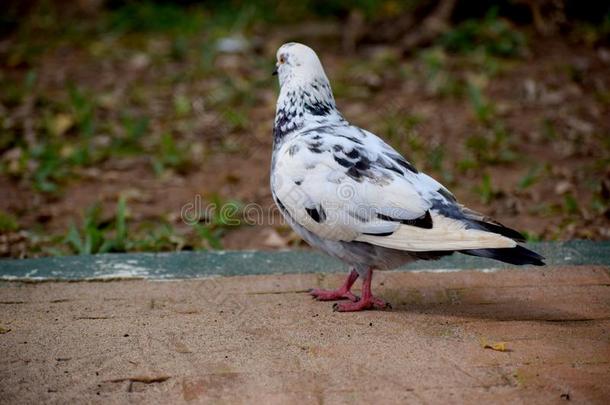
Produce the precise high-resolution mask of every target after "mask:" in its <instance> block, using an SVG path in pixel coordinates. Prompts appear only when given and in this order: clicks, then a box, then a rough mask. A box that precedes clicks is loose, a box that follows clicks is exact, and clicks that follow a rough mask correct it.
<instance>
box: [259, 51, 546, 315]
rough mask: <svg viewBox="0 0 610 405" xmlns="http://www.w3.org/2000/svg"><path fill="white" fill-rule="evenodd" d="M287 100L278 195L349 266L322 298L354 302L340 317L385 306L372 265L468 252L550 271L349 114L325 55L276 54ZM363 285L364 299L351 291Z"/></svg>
mask: <svg viewBox="0 0 610 405" xmlns="http://www.w3.org/2000/svg"><path fill="white" fill-rule="evenodd" d="M274 74H277V75H278V77H279V83H280V94H279V97H278V100H277V110H276V116H275V123H274V127H273V156H272V163H271V191H272V194H273V199H274V201H275V203H276V204H277V206H278V207H279V209H280V211H281V212H282V214H283V215H284V217H285V218H286V220H287V221H288V223H289V224H290V225H291V226H292V227H293V229H294V230H295V231H296V232H297V233H298V234H299V235H300V236H301V237H302V238H303V239H304V240H305V241H307V242H308V243H309V244H310V245H312V246H314V247H317V248H319V249H321V250H323V251H325V252H326V253H328V254H330V255H331V256H334V257H336V258H338V259H340V260H342V261H343V262H345V263H347V264H348V265H349V266H350V267H351V272H350V274H349V276H348V278H347V280H346V282H345V283H344V284H343V285H342V286H341V287H340V288H339V289H337V290H321V289H314V290H311V292H310V293H311V294H312V295H313V296H314V297H316V298H318V299H320V300H339V299H348V300H349V301H348V302H344V303H341V304H335V306H334V309H335V310H338V311H359V310H363V309H369V308H386V307H388V304H387V303H385V302H384V301H382V300H381V299H379V298H376V297H374V296H373V295H372V294H371V288H370V287H371V280H372V274H373V270H374V269H380V270H387V269H393V268H396V267H399V266H400V265H402V264H404V263H407V262H410V261H414V260H418V259H421V260H433V259H437V258H439V257H442V256H445V255H449V254H452V253H453V252H460V253H464V254H468V255H474V256H482V257H488V258H491V259H496V260H500V261H502V262H506V263H512V264H518V265H522V264H532V265H543V264H544V263H543V262H542V260H543V259H544V258H543V257H541V256H540V255H538V254H537V253H535V252H532V251H530V250H528V249H526V248H524V247H522V246H519V245H518V244H517V242H522V241H523V240H524V238H523V236H522V235H521V234H520V233H519V232H517V231H515V230H512V229H510V228H507V227H505V226H503V225H502V224H500V223H498V222H495V221H493V220H492V219H490V218H487V217H485V216H483V215H481V214H479V213H477V212H475V211H472V210H469V209H468V208H466V207H464V206H463V205H460V204H459V203H458V202H457V200H456V199H455V197H454V196H453V194H451V192H449V190H447V189H446V188H445V187H444V186H443V185H441V184H440V183H439V182H437V181H436V180H434V179H433V178H431V177H430V176H428V175H426V174H425V173H422V172H420V171H418V170H417V169H416V168H415V167H414V166H413V165H411V164H410V163H409V161H408V160H406V159H405V158H404V157H403V156H401V154H400V153H398V152H397V151H396V150H394V149H393V148H392V147H391V146H389V145H388V144H387V143H385V142H384V141H383V140H381V139H380V138H379V137H377V136H376V135H374V134H372V133H370V132H368V131H366V130H363V129H361V128H358V127H357V126H354V125H351V124H350V123H349V122H348V121H347V120H346V119H345V118H344V117H343V115H341V113H340V112H339V110H338V109H337V106H336V105H335V100H334V97H333V93H332V90H331V87H330V83H329V81H328V78H327V77H326V74H325V73H324V69H323V67H322V64H321V63H320V60H319V59H318V56H317V55H316V53H315V52H314V51H313V50H312V49H311V48H309V47H307V46H305V45H302V44H298V43H287V44H284V45H282V47H280V49H279V50H278V51H277V64H276V70H275V72H274ZM358 277H361V278H362V279H363V288H362V297H356V296H355V295H353V294H352V293H351V291H350V289H351V286H352V284H353V283H354V281H355V280H356V279H357V278H358Z"/></svg>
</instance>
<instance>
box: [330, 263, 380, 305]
mask: <svg viewBox="0 0 610 405" xmlns="http://www.w3.org/2000/svg"><path fill="white" fill-rule="evenodd" d="M371 281H373V269H372V268H370V269H369V270H368V272H367V274H366V278H365V279H364V280H362V298H360V300H359V301H357V302H343V303H340V304H339V303H337V304H335V305H333V310H334V311H339V312H353V311H362V310H365V309H371V308H377V309H386V308H392V306H391V305H390V304H388V303H387V302H385V301H384V300H382V299H379V298H377V297H374V296H373V294H372V293H371Z"/></svg>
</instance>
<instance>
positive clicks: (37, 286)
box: [0, 266, 610, 404]
mask: <svg viewBox="0 0 610 405" xmlns="http://www.w3.org/2000/svg"><path fill="white" fill-rule="evenodd" d="M340 279H341V276H340V275H332V276H331V275H324V274H308V275H283V276H271V275H270V276H243V277H229V278H214V279H205V280H203V279H199V280H190V281H163V282H153V281H146V280H132V281H126V280H124V281H109V282H73V283H58V282H47V283H21V282H3V283H1V284H0V326H1V329H0V330H1V334H0V402H3V403H13V404H17V403H40V402H45V403H187V402H192V403H232V404H233V403H254V402H261V403H289V402H293V403H294V402H298V403H316V404H321V403H329V402H330V403H351V404H353V403H371V402H377V403H380V402H382V403H405V402H408V403H474V402H478V403H490V402H494V403H528V404H534V403H544V404H548V403H560V402H564V401H570V402H572V403H597V404H604V403H608V401H610V385H608V381H609V380H610V269H609V268H607V267H592V266H578V267H556V268H544V269H527V270H503V271H497V272H489V271H488V272H485V271H460V272H445V273H439V272H381V273H378V274H377V276H376V279H375V282H374V286H373V288H374V290H373V291H374V292H376V293H377V294H378V295H380V296H381V297H383V298H385V299H387V300H389V301H390V302H392V304H393V305H394V309H393V310H391V311H384V312H381V311H368V312H361V313H353V314H346V313H334V312H332V310H331V304H330V303H328V302H316V301H314V300H312V299H311V298H310V297H309V296H308V295H307V294H306V293H304V291H305V290H306V289H307V288H309V287H312V286H325V287H330V286H336V285H337V284H338V283H339V282H340Z"/></svg>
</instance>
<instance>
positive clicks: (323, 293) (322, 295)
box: [309, 269, 360, 302]
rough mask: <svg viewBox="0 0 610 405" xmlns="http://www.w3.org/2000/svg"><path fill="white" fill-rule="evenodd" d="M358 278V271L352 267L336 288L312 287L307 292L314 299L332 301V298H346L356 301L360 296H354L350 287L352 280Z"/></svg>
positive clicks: (352, 283)
mask: <svg viewBox="0 0 610 405" xmlns="http://www.w3.org/2000/svg"><path fill="white" fill-rule="evenodd" d="M357 278H358V272H356V270H354V269H352V271H350V273H349V275H348V276H347V278H346V279H345V282H344V283H343V285H342V286H341V287H339V288H338V289H336V290H323V289H321V288H312V289H311V290H309V294H311V295H312V296H313V297H314V298H315V299H317V300H319V301H333V300H344V299H348V300H350V301H354V302H356V301H358V300H359V299H360V298H359V297H356V296H355V295H354V294H352V292H351V291H350V289H351V288H352V285H354V282H355V281H356V279H357Z"/></svg>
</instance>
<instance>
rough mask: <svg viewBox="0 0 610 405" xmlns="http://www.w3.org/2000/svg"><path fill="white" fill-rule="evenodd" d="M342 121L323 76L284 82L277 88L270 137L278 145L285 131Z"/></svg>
mask: <svg viewBox="0 0 610 405" xmlns="http://www.w3.org/2000/svg"><path fill="white" fill-rule="evenodd" d="M333 121H337V122H339V121H344V119H343V116H342V115H341V113H340V112H339V111H338V110H337V106H336V105H335V99H334V97H333V92H332V89H331V88H330V84H329V83H328V80H327V79H326V78H318V79H313V80H311V81H307V82H299V81H296V80H294V81H291V82H286V83H284V84H283V85H282V87H281V89H280V95H279V97H278V100H277V108H276V112H275V122H274V125H273V141H274V144H275V145H279V144H280V143H281V141H282V140H283V139H284V138H285V137H286V135H288V134H290V133H292V132H294V131H297V130H300V129H302V128H303V127H305V126H306V125H307V126H310V125H317V124H329V123H332V122H333Z"/></svg>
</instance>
